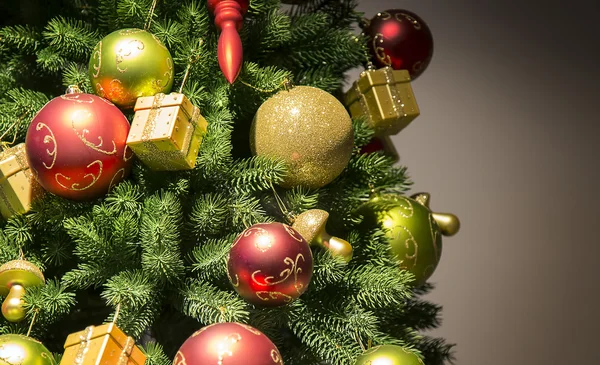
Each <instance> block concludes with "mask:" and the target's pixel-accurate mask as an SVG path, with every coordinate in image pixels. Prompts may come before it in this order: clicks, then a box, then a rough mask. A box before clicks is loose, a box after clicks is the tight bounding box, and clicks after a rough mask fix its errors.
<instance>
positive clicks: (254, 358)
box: [173, 323, 283, 365]
mask: <svg viewBox="0 0 600 365" xmlns="http://www.w3.org/2000/svg"><path fill="white" fill-rule="evenodd" d="M204 364H207V365H208V364H215V365H217V364H220V365H227V364H231V365H235V364H240V365H241V364H244V365H276V364H279V365H283V360H282V358H281V354H280V353H279V350H278V349H277V347H276V346H275V344H273V342H271V340H270V339H269V338H268V337H267V336H265V335H264V334H263V333H262V332H260V331H259V330H257V329H256V328H254V327H250V326H248V325H245V324H241V323H217V324H213V325H210V326H207V327H204V328H201V329H200V330H198V331H196V332H194V334H192V335H191V336H190V337H189V338H188V339H187V340H185V342H184V343H183V345H181V347H180V348H179V351H177V354H176V355H175V359H174V360H173V365H204Z"/></svg>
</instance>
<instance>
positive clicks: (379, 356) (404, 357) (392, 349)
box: [355, 345, 425, 365]
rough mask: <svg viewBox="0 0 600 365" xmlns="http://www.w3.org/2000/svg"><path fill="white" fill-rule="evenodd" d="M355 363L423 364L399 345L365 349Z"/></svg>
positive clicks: (383, 364)
mask: <svg viewBox="0 0 600 365" xmlns="http://www.w3.org/2000/svg"><path fill="white" fill-rule="evenodd" d="M355 365H425V364H424V363H423V361H422V360H421V359H419V357H417V355H415V354H413V353H412V352H408V351H406V350H405V349H403V348H402V347H400V346H395V345H382V346H376V347H373V348H371V349H369V350H367V351H366V352H365V353H364V354H362V355H360V356H359V357H358V358H357V359H356V363H355Z"/></svg>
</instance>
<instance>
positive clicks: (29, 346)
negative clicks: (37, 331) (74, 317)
mask: <svg viewBox="0 0 600 365" xmlns="http://www.w3.org/2000/svg"><path fill="white" fill-rule="evenodd" d="M0 364H3V365H55V364H56V363H55V362H54V358H53V357H52V354H51V353H50V351H48V349H47V348H46V346H44V345H43V344H42V343H41V342H40V341H37V340H34V339H33V338H31V337H27V336H23V335H16V334H6V335H2V336H0Z"/></svg>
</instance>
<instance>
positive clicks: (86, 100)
mask: <svg viewBox="0 0 600 365" xmlns="http://www.w3.org/2000/svg"><path fill="white" fill-rule="evenodd" d="M60 98H61V99H63V100H68V101H74V102H76V103H79V104H93V103H94V98H93V97H92V96H91V95H88V94H83V93H75V94H65V95H61V96H60Z"/></svg>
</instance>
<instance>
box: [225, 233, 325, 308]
mask: <svg viewBox="0 0 600 365" xmlns="http://www.w3.org/2000/svg"><path fill="white" fill-rule="evenodd" d="M227 271H228V274H229V280H230V281H231V283H232V284H233V287H234V288H235V290H236V291H237V292H238V293H239V294H240V295H241V296H242V297H243V298H244V299H245V300H246V301H248V302H249V303H252V304H255V305H259V306H280V305H284V304H288V303H291V302H292V301H293V300H294V299H297V298H298V297H299V296H300V295H302V293H304V292H305V291H306V289H307V288H308V285H309V284H310V280H311V278H312V274H313V257H312V252H311V250H310V247H309V246H308V242H306V240H305V239H304V238H303V237H302V236H301V235H300V233H298V232H297V231H296V230H295V229H293V228H292V227H290V226H288V225H286V224H283V223H278V222H273V223H259V224H255V225H253V226H252V227H250V228H248V229H246V230H245V231H244V232H242V234H241V235H239V236H238V237H237V239H236V240H235V242H234V243H233V246H232V247H231V250H230V251H229V258H228V260H227Z"/></svg>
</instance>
